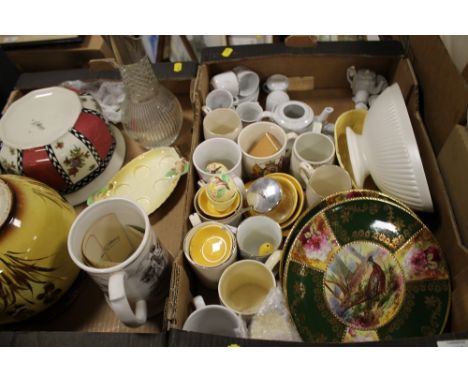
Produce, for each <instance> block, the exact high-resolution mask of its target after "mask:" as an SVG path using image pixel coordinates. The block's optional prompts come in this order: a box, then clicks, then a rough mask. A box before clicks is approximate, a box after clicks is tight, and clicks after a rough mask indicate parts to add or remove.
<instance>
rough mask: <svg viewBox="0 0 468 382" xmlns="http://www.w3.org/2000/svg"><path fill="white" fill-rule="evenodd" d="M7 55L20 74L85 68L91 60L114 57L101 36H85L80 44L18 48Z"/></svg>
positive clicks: (7, 51)
mask: <svg viewBox="0 0 468 382" xmlns="http://www.w3.org/2000/svg"><path fill="white" fill-rule="evenodd" d="M5 50H6V48H5ZM5 53H6V54H7V56H8V58H9V59H10V60H11V61H12V62H13V63H14V64H15V65H16V66H17V68H18V70H19V71H20V72H38V71H45V70H60V69H72V68H84V67H87V66H88V62H89V60H92V59H98V58H106V57H108V58H111V57H114V55H113V54H112V51H111V50H110V49H109V47H108V46H107V44H106V43H105V41H104V39H103V38H102V37H101V36H84V38H83V41H81V42H78V43H64V44H57V43H55V44H50V45H38V46H32V47H29V48H21V47H17V48H14V49H8V50H6V52H5Z"/></svg>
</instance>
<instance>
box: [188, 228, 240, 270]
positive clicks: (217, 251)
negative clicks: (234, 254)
mask: <svg viewBox="0 0 468 382" xmlns="http://www.w3.org/2000/svg"><path fill="white" fill-rule="evenodd" d="M232 245H233V243H232V235H231V234H230V233H229V232H228V231H227V229H225V228H222V227H220V226H217V225H205V226H203V227H201V228H200V229H198V230H197V231H196V232H195V233H194V235H193V237H192V239H191V240H190V245H189V252H190V257H191V258H192V260H193V261H194V262H196V263H197V264H200V265H203V266H206V267H214V266H216V265H219V264H222V263H224V262H225V261H226V260H227V259H228V258H229V256H230V254H231V251H232Z"/></svg>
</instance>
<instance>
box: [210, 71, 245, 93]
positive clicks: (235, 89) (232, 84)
mask: <svg viewBox="0 0 468 382" xmlns="http://www.w3.org/2000/svg"><path fill="white" fill-rule="evenodd" d="M210 84H211V86H212V87H213V89H225V90H227V91H229V93H231V94H232V96H233V97H235V96H237V95H238V94H239V80H238V78H237V75H236V74H235V73H234V72H233V71H231V70H230V71H227V72H223V73H219V74H216V75H215V76H213V77H211V81H210Z"/></svg>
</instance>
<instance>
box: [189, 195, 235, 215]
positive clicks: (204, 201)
mask: <svg viewBox="0 0 468 382" xmlns="http://www.w3.org/2000/svg"><path fill="white" fill-rule="evenodd" d="M240 201H241V198H240V194H239V192H237V193H236V196H235V199H234V202H233V203H232V205H231V206H230V207H229V208H228V209H226V210H224V211H222V212H220V211H218V210H216V209H215V208H214V206H213V204H212V203H211V202H210V200H209V199H208V195H207V194H206V190H205V188H202V189H201V190H200V192H199V193H198V200H197V203H198V207H199V208H200V210H202V212H203V213H204V214H205V215H206V216H209V217H214V218H224V217H227V216H229V215H231V214H233V213H234V211H235V210H237V208H238V207H239V204H240Z"/></svg>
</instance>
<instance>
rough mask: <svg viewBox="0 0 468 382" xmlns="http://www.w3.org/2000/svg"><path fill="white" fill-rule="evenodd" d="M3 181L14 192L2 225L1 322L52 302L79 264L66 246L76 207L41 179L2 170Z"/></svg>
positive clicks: (33, 311) (65, 288) (39, 309)
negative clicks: (3, 172) (9, 209)
mask: <svg viewBox="0 0 468 382" xmlns="http://www.w3.org/2000/svg"><path fill="white" fill-rule="evenodd" d="M0 181H3V182H5V183H6V184H7V185H8V187H9V189H10V190H11V191H12V193H13V203H12V208H11V211H10V212H9V215H8V217H7V219H6V220H5V223H4V224H3V225H2V226H1V227H0V324H6V323H11V322H16V321H21V320H25V319H27V318H29V317H31V316H33V315H34V314H36V313H39V312H41V311H43V310H44V309H45V308H47V307H48V306H49V305H51V304H53V303H54V302H55V301H57V300H58V299H59V298H60V297H61V295H62V294H63V293H64V292H65V291H66V290H67V289H68V288H69V287H70V285H71V284H72V282H73V281H74V280H75V278H76V276H77V275H78V272H79V270H78V268H77V267H76V266H75V264H74V263H73V262H72V260H71V259H70V257H69V255H68V251H67V236H68V231H69V229H70V226H71V224H72V223H73V220H74V218H75V211H74V209H73V207H71V206H70V205H69V204H68V203H67V202H66V201H65V200H64V199H63V198H62V197H61V196H60V195H59V194H58V193H57V192H56V191H54V190H53V189H51V188H50V187H48V186H46V185H44V184H43V183H40V182H38V181H36V180H33V179H29V178H26V177H21V176H16V175H1V176H0ZM2 202H5V201H4V200H0V203H2Z"/></svg>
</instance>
